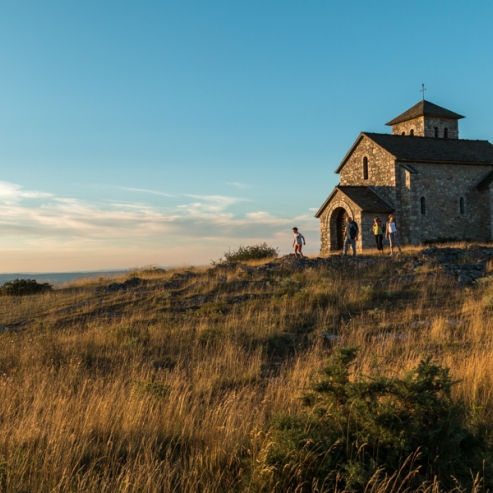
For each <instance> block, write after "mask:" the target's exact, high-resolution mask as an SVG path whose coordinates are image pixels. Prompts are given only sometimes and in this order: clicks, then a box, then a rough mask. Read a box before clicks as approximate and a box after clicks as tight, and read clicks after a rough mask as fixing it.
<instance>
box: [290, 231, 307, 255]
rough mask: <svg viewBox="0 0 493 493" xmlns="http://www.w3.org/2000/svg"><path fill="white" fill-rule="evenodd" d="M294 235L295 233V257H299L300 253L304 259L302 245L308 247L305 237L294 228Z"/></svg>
mask: <svg viewBox="0 0 493 493" xmlns="http://www.w3.org/2000/svg"><path fill="white" fill-rule="evenodd" d="M293 233H294V240H293V246H294V255H295V256H296V257H297V256H298V253H299V254H300V257H301V258H303V253H301V247H302V245H306V242H305V237H304V236H303V235H302V234H301V233H300V232H298V228H293ZM302 242H303V243H302Z"/></svg>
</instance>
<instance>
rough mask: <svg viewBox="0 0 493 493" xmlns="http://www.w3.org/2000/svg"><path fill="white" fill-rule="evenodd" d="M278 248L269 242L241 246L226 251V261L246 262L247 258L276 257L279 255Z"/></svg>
mask: <svg viewBox="0 0 493 493" xmlns="http://www.w3.org/2000/svg"><path fill="white" fill-rule="evenodd" d="M277 250H278V249H277V248H273V247H271V246H269V245H267V243H265V242H264V243H260V244H259V245H253V246H246V247H244V246H241V245H240V247H239V248H238V249H237V250H233V251H231V250H229V251H228V252H225V253H224V257H225V259H226V262H244V261H245V260H262V259H265V258H275V257H277V256H278V252H277Z"/></svg>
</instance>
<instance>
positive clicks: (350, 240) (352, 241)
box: [344, 216, 359, 257]
mask: <svg viewBox="0 0 493 493" xmlns="http://www.w3.org/2000/svg"><path fill="white" fill-rule="evenodd" d="M358 232H359V228H358V225H357V224H356V221H353V218H352V217H349V216H347V217H346V240H345V241H344V255H347V252H348V250H349V245H351V248H352V249H353V257H356V240H357V239H358Z"/></svg>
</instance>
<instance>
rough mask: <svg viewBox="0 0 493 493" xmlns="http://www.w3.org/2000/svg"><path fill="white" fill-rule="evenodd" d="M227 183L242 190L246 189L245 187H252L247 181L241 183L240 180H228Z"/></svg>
mask: <svg viewBox="0 0 493 493" xmlns="http://www.w3.org/2000/svg"><path fill="white" fill-rule="evenodd" d="M226 185H229V186H231V187H236V188H239V189H240V190H244V189H245V188H251V185H248V184H246V183H240V182H239V181H228V182H226Z"/></svg>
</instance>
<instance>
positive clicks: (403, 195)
mask: <svg viewBox="0 0 493 493" xmlns="http://www.w3.org/2000/svg"><path fill="white" fill-rule="evenodd" d="M460 118H463V117H462V116H461V115H458V114H457V113H453V112H451V111H449V110H447V109H445V108H441V107H439V106H437V105H434V104H433V103H429V102H427V101H422V102H420V103H418V104H417V105H415V106H413V107H412V108H410V109H409V110H407V111H406V112H404V113H403V114H402V115H399V117H397V118H395V119H394V120H392V121H391V122H390V123H389V125H391V126H392V135H389V134H375V133H362V134H360V136H359V137H358V138H357V139H356V142H355V143H354V145H353V146H352V147H351V149H350V150H349V151H348V153H347V154H346V156H345V157H344V159H343V161H342V162H341V164H340V166H339V167H338V168H337V170H336V173H339V175H340V184H339V185H338V186H337V187H336V189H335V190H334V191H333V192H332V194H331V195H330V196H329V197H328V199H327V200H326V201H325V203H324V204H323V205H322V207H321V208H320V210H319V211H318V212H317V214H316V217H318V218H319V219H320V236H321V253H322V254H328V253H332V252H335V251H338V250H340V249H341V246H342V245H341V236H342V234H343V231H342V230H341V224H344V221H343V218H344V217H345V216H346V215H350V216H351V217H353V219H354V220H355V221H356V222H357V223H358V225H359V227H360V236H359V238H358V241H357V249H358V250H362V249H368V248H374V247H375V240H374V235H373V232H372V231H371V226H372V224H373V218H374V217H375V216H379V217H380V218H381V219H382V221H383V222H384V223H385V222H386V220H387V217H388V214H389V213H390V212H392V213H393V214H394V215H395V217H396V222H397V226H398V230H399V236H400V240H401V242H402V243H403V244H419V243H423V242H432V241H439V240H476V241H491V240H492V238H493V145H491V144H490V143H489V142H487V141H472V140H460V139H459V138H458V137H459V128H458V120H459V119H460ZM411 129H412V130H413V131H414V133H413V135H410V131H411ZM445 129H446V131H445Z"/></svg>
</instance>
